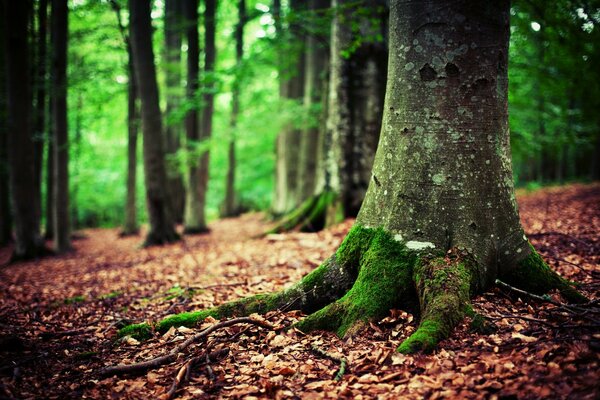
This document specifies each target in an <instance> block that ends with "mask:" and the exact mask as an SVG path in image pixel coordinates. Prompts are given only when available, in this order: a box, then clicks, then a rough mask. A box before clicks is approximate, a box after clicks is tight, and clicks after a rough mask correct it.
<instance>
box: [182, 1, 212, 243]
mask: <svg viewBox="0 0 600 400" xmlns="http://www.w3.org/2000/svg"><path fill="white" fill-rule="evenodd" d="M216 6H217V4H216V0H206V1H205V11H204V79H203V82H204V87H203V89H204V95H203V101H202V104H203V108H202V117H201V122H200V141H202V142H205V143H208V141H209V140H210V137H211V135H212V116H213V109H214V93H213V92H214V80H215V79H214V66H215V58H216V47H215V27H216V20H215V14H216ZM208 167H209V150H208V149H206V150H205V151H203V152H202V155H201V156H200V164H199V171H198V180H197V181H196V182H194V185H197V191H198V193H197V194H196V196H197V202H196V203H195V204H194V205H193V207H196V211H195V212H194V213H193V214H194V215H190V218H189V219H187V220H186V221H185V229H186V231H187V232H188V233H192V232H196V233H200V232H205V231H207V230H208V228H207V225H206V192H207V190H208ZM190 190H193V189H192V188H190Z"/></svg>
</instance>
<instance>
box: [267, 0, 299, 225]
mask: <svg viewBox="0 0 600 400" xmlns="http://www.w3.org/2000/svg"><path fill="white" fill-rule="evenodd" d="M274 8H275V10H274V12H275V13H276V15H275V25H276V29H277V28H278V30H277V36H278V40H279V42H280V43H285V45H286V47H285V50H284V51H285V55H280V56H279V60H278V64H279V65H278V69H279V97H280V98H281V99H283V100H287V101H298V102H300V101H301V100H302V99H303V96H304V41H303V40H302V39H301V37H302V36H301V27H300V24H299V22H298V21H299V19H298V18H297V15H298V13H300V12H301V11H302V9H303V8H304V3H303V2H301V1H299V0H292V1H290V12H291V13H292V14H296V17H295V19H294V18H292V21H293V22H290V24H289V27H288V31H287V32H284V31H283V30H282V28H281V22H280V19H281V16H280V15H279V12H280V4H275V6H274ZM282 51H283V50H282ZM284 106H285V105H284ZM299 147H300V129H297V128H295V127H294V126H293V124H292V123H289V124H287V126H285V127H284V128H283V130H282V132H281V133H279V135H278V136H277V141H276V148H275V153H276V162H275V192H274V198H273V204H272V207H271V211H272V213H273V214H274V215H276V216H281V215H283V214H285V213H287V212H290V211H291V210H293V209H294V207H296V206H298V205H299V200H298V199H299V197H298V162H299V154H298V148H299Z"/></svg>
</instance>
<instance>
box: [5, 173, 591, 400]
mask: <svg viewBox="0 0 600 400" xmlns="http://www.w3.org/2000/svg"><path fill="white" fill-rule="evenodd" d="M518 201H519V205H520V211H521V216H522V221H523V224H524V226H525V230H526V232H527V233H528V235H529V237H530V238H531V242H532V243H533V244H534V246H535V247H536V248H537V249H538V250H539V251H540V252H541V253H542V254H543V255H544V257H545V259H546V260H547V261H548V262H549V264H551V265H552V266H553V267H554V268H555V269H556V270H558V271H559V272H560V274H561V275H563V276H565V277H567V278H568V279H571V280H573V281H577V282H579V283H580V284H581V286H580V288H581V290H582V291H583V292H584V293H585V294H586V295H587V296H589V297H590V298H592V299H598V297H599V296H598V294H599V292H598V289H599V286H600V279H599V278H600V267H599V262H600V184H592V185H571V186H567V187H561V188H547V189H542V190H539V191H536V192H533V193H525V192H524V193H519V194H518ZM351 225H352V221H351V220H348V221H346V222H344V223H343V224H340V225H338V226H336V227H334V228H332V229H329V230H326V231H323V232H319V233H289V234H280V235H269V236H266V237H262V238H257V235H258V234H260V233H261V232H264V231H265V229H266V228H267V227H268V224H267V223H266V222H264V220H263V217H262V216H261V215H259V214H248V215H244V216H242V217H239V218H233V219H225V220H219V221H215V222H214V223H212V224H211V225H210V228H211V231H210V233H209V234H206V235H200V236H191V237H186V238H185V241H183V242H179V243H175V244H172V245H168V246H163V247H154V248H149V249H141V248H139V247H138V245H139V243H140V242H141V240H142V237H141V236H139V237H130V238H119V237H118V230H116V229H90V230H84V231H81V232H78V233H77V237H78V238H77V240H75V241H74V247H75V251H74V252H72V253H70V254H67V255H64V256H60V257H49V258H45V259H42V260H38V261H35V262H27V263H19V264H13V265H5V266H3V267H1V268H0V398H61V399H62V398H103V399H104V398H135V399H151V398H159V397H161V396H164V394H165V393H166V392H167V391H168V390H169V388H170V387H171V385H172V384H173V382H174V379H175V377H176V375H177V373H178V371H180V368H181V367H182V366H183V365H184V364H185V362H186V360H188V359H189V357H198V356H200V357H199V358H196V359H195V361H196V364H195V367H194V368H192V369H191V372H190V374H189V381H188V382H187V383H185V384H182V385H181V388H180V389H179V390H178V391H177V392H176V393H175V394H176V396H177V397H178V398H215V397H226V398H276V399H279V398H301V399H311V398H323V397H325V398H340V397H341V398H355V399H361V398H374V397H378V398H415V399H420V398H432V399H433V398H440V397H442V398H446V397H452V398H465V399H469V398H501V399H529V398H576V399H595V398H598V397H599V396H600V372H599V371H600V369H599V354H600V329H599V327H598V325H599V322H597V321H596V322H594V321H590V319H587V320H586V319H582V318H580V317H575V316H573V315H572V314H571V313H568V312H565V310H564V309H561V308H559V307H557V306H555V305H552V304H549V303H546V302H541V301H538V300H534V299H530V298H527V297H526V296H521V297H520V298H519V297H518V296H515V294H514V293H511V292H509V291H507V290H502V289H495V290H493V291H491V292H489V293H486V294H484V295H482V296H478V297H476V298H475V299H474V308H475V309H476V310H477V311H479V312H480V313H482V314H484V315H486V316H489V317H492V318H494V322H495V323H496V325H497V330H496V332H494V333H492V334H487V335H485V334H480V333H475V332H472V331H470V329H469V321H467V320H465V321H464V323H462V324H461V325H460V326H459V327H458V329H456V331H455V332H454V334H453V335H452V336H451V337H450V338H449V339H447V340H444V341H443V342H442V343H441V344H440V346H439V349H438V350H437V351H436V352H435V353H433V354H431V355H415V356H404V355H401V354H398V353H396V352H395V349H396V347H397V346H398V345H399V344H400V342H401V341H402V340H403V339H404V338H406V337H407V336H408V335H409V334H410V333H411V332H413V331H414V329H415V325H416V322H417V321H415V319H414V318H413V316H412V315H410V314H407V313H406V312H403V311H401V310H392V311H391V312H390V315H389V316H388V317H386V318H385V319H384V320H383V321H381V322H379V323H377V324H372V325H371V326H370V328H369V329H368V330H367V331H366V332H365V333H364V334H362V335H360V336H359V337H354V338H351V339H347V340H340V339H339V338H337V337H336V336H335V335H333V334H330V333H324V332H319V333H313V334H309V335H304V334H302V333H301V332H299V331H297V330H294V329H288V330H276V331H270V330H268V329H264V328H261V327H256V326H248V325H235V326H232V327H228V328H226V329H221V330H219V331H217V332H215V333H214V334H212V335H211V336H210V337H209V338H208V342H206V341H203V342H199V343H198V344H195V345H192V346H191V347H190V348H188V349H187V351H186V352H184V354H182V355H181V356H180V357H179V358H178V360H177V361H175V362H173V363H171V364H166V365H165V366H163V367H161V368H158V369H155V370H151V371H147V372H144V373H142V374H140V375H136V376H127V375H125V376H120V377H116V376H111V377H102V376H100V375H99V374H98V371H99V370H100V369H101V368H103V367H106V366H110V365H114V364H118V363H131V362H133V361H139V360H144V359H148V358H152V357H154V356H157V355H159V354H162V353H164V352H167V351H170V350H171V349H172V348H173V347H174V346H176V345H177V344H179V343H181V341H182V340H183V339H184V338H187V337H189V336H190V335H193V334H194V333H195V332H198V329H185V328H180V329H174V328H173V329H171V330H170V331H169V332H167V333H166V334H164V335H162V336H161V335H156V336H155V337H154V338H152V339H150V340H148V341H145V342H141V343H140V342H138V341H136V340H134V339H131V338H126V339H125V340H119V341H117V340H116V332H117V327H118V326H119V325H120V324H122V323H125V322H131V321H133V322H141V321H156V320H158V319H160V318H162V317H164V316H166V315H168V314H172V313H176V312H181V311H189V310H197V309H203V308H207V307H211V306H213V305H217V304H220V303H223V302H225V301H227V300H232V299H236V298H239V297H242V296H245V295H248V294H254V293H262V292H270V291H273V290H278V289H281V288H283V287H286V286H287V285H289V284H290V283H292V282H295V281H297V280H298V279H300V278H301V277H302V276H304V275H305V274H306V273H308V272H309V271H311V269H313V268H314V267H315V266H317V265H318V264H319V263H320V262H321V261H322V260H324V259H325V258H326V257H328V256H329V255H330V254H332V252H334V251H335V249H336V248H337V246H338V245H339V244H340V242H341V241H342V239H343V238H344V235H345V234H346V232H347V231H348V230H349V228H350V227H351ZM9 253H10V249H2V250H1V251H0V264H5V263H6V260H7V259H8V256H9ZM552 298H553V299H558V297H557V296H556V294H554V295H553V296H552ZM265 318H266V319H267V320H268V321H270V322H271V323H272V324H273V325H275V326H282V325H287V324H289V323H291V322H293V321H295V320H297V319H299V318H301V315H300V314H299V313H297V312H294V311H290V312H285V313H278V312H274V313H270V314H267V315H266V317H265ZM213 322H214V321H213ZM203 325H205V326H207V325H208V324H206V323H205V324H203ZM232 336H233V337H232ZM207 349H208V350H209V352H211V353H212V354H213V357H212V358H211V359H208V358H207V357H206V356H205V354H206V351H207ZM217 350H221V351H217ZM341 358H344V359H345V360H346V361H347V366H346V371H345V373H344V374H343V376H342V378H341V380H340V381H336V380H334V377H335V376H336V373H337V372H338V369H339V367H340V364H341V363H340V359H341Z"/></svg>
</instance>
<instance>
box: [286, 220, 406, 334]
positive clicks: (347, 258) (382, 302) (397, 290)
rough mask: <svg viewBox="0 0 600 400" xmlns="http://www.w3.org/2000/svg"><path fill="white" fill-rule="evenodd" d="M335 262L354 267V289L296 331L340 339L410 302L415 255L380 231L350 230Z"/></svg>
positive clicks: (303, 322)
mask: <svg viewBox="0 0 600 400" xmlns="http://www.w3.org/2000/svg"><path fill="white" fill-rule="evenodd" d="M337 258H338V260H339V262H340V264H344V265H346V266H347V265H349V264H357V268H359V271H358V277H357V278H356V281H355V282H354V285H353V286H352V288H351V289H350V290H349V291H348V292H347V293H346V294H345V295H344V296H343V297H342V298H341V299H339V300H338V301H336V302H335V303H332V304H330V305H328V306H326V307H325V308H323V309H322V310H320V311H317V312H316V313H313V314H311V315H310V316H308V317H307V318H305V319H304V320H303V321H300V322H299V323H298V325H297V326H298V328H299V329H301V330H303V331H310V330H314V329H324V330H330V331H334V332H337V334H338V335H339V336H341V337H343V336H345V335H346V334H349V333H353V332H354V331H355V330H357V328H358V327H360V326H362V325H365V324H367V323H368V321H370V320H374V319H378V318H382V317H384V316H385V315H387V314H388V313H389V310H390V309H392V308H395V307H398V306H399V305H402V306H406V304H409V303H410V302H411V299H412V298H414V293H413V291H412V284H411V276H412V268H413V265H414V262H415V260H416V255H415V253H413V252H410V251H408V250H407V249H406V247H405V246H404V245H403V244H401V243H399V242H397V241H396V240H394V238H393V237H392V236H391V235H390V234H389V233H388V232H386V231H384V230H383V229H368V228H364V227H361V226H359V225H356V226H354V227H353V228H352V230H351V231H350V232H349V233H348V235H347V236H346V239H345V240H344V242H343V243H342V245H341V246H340V248H339V250H338V252H337Z"/></svg>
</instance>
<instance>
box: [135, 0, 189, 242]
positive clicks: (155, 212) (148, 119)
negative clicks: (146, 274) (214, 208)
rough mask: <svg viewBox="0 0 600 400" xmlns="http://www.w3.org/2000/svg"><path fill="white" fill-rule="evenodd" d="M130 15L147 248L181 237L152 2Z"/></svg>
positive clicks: (138, 6) (141, 3) (139, 4)
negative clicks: (170, 185)
mask: <svg viewBox="0 0 600 400" xmlns="http://www.w3.org/2000/svg"><path fill="white" fill-rule="evenodd" d="M129 16H130V29H131V48H132V50H133V64H134V69H135V78H136V80H137V86H138V89H139V95H140V100H141V111H142V112H141V114H142V132H143V135H144V172H145V183H146V203H147V207H148V215H149V217H150V230H149V232H148V234H147V235H146V240H145V243H144V244H145V245H147V246H148V245H154V244H163V243H169V242H173V241H175V240H177V239H178V238H179V237H178V235H177V233H176V232H175V228H174V226H173V218H172V216H171V211H170V208H169V203H168V200H167V193H166V191H165V187H166V182H167V174H166V170H165V156H164V144H163V139H164V137H163V130H162V121H161V114H160V108H159V105H158V86H157V83H156V68H155V67H154V52H153V50H152V25H151V19H150V4H149V2H145V1H130V2H129Z"/></svg>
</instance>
